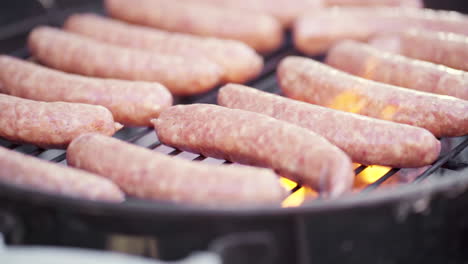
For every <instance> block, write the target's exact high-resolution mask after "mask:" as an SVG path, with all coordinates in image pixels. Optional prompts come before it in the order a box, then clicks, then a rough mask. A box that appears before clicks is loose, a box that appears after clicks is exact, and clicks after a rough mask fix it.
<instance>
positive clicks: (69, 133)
mask: <svg viewBox="0 0 468 264" xmlns="http://www.w3.org/2000/svg"><path fill="white" fill-rule="evenodd" d="M120 128H122V125H121V124H119V123H115V122H114V118H113V117H112V114H111V112H110V111H109V110H107V108H105V107H102V106H98V105H87V104H78V103H64V102H54V103H46V102H37V101H31V100H27V99H22V98H18V97H15V96H10V95H4V94H0V137H3V138H6V139H8V140H11V141H14V142H21V143H31V144H34V145H37V146H40V147H57V148H63V147H65V146H66V145H68V144H69V143H70V142H71V141H72V139H74V138H75V137H77V136H79V135H80V134H83V133H89V132H98V133H101V134H104V135H113V134H114V133H115V132H116V131H117V130H119V129H120Z"/></svg>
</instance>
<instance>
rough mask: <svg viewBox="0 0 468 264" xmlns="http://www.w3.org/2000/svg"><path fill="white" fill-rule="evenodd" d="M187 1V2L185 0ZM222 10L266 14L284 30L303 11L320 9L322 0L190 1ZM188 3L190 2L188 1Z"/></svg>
mask: <svg viewBox="0 0 468 264" xmlns="http://www.w3.org/2000/svg"><path fill="white" fill-rule="evenodd" d="M185 1H188V0H185ZM191 1H192V2H198V3H206V4H211V5H216V6H220V7H224V8H230V9H239V10H245V11H251V12H252V11H253V12H262V13H267V14H269V15H271V16H273V17H275V18H276V19H277V20H278V21H279V22H280V23H281V24H282V25H283V27H285V28H289V27H290V26H291V24H292V23H293V22H294V20H295V19H296V18H297V17H299V16H300V15H301V14H302V13H304V11H305V10H312V9H317V8H321V7H322V6H323V3H322V2H323V1H322V0H273V1H272V0H255V1H250V0H244V1H242V0H241V1H239V0H191ZM189 2H190V1H189Z"/></svg>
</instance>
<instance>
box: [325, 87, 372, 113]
mask: <svg viewBox="0 0 468 264" xmlns="http://www.w3.org/2000/svg"><path fill="white" fill-rule="evenodd" d="M366 104H367V101H366V99H365V98H364V97H362V96H359V95H357V94H355V93H353V92H344V93H341V94H340V95H338V96H337V97H336V98H335V99H334V100H333V102H332V103H331V104H330V105H329V106H328V107H330V108H333V109H337V110H341V111H346V112H351V113H359V112H360V111H361V109H362V108H364V107H365V106H366Z"/></svg>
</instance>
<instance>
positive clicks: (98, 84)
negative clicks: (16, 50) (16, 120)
mask: <svg viewBox="0 0 468 264" xmlns="http://www.w3.org/2000/svg"><path fill="white" fill-rule="evenodd" d="M0 92H1V93H6V94H10V95H14V96H18V97H23V98H27V99H31V100H38V101H46V102H57V101H64V102H73V103H86V104H94V105H102V106H104V107H106V108H108V109H109V110H110V111H111V112H112V114H113V116H114V119H115V120H116V121H117V122H120V123H123V124H125V125H134V126H149V125H150V120H151V119H152V118H156V117H158V116H159V112H160V111H161V110H162V109H163V108H165V107H168V106H170V105H172V96H171V94H170V93H169V91H168V90H167V89H166V88H165V87H164V86H162V85H160V84H158V83H147V82H131V81H120V80H111V79H97V78H90V77H82V76H79V75H73V74H68V73H63V72H59V71H56V70H52V69H47V68H45V67H42V66H39V65H36V64H34V63H31V62H26V61H23V60H20V59H16V58H13V57H9V56H2V55H0Z"/></svg>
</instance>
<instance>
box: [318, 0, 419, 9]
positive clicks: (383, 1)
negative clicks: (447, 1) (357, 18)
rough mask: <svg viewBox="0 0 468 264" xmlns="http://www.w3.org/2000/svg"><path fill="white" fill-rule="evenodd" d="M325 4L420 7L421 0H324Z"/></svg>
mask: <svg viewBox="0 0 468 264" xmlns="http://www.w3.org/2000/svg"><path fill="white" fill-rule="evenodd" d="M324 2H325V5H327V6H406V7H416V8H421V7H423V6H424V3H423V1H422V0H324Z"/></svg>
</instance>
